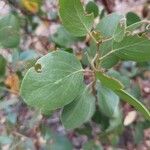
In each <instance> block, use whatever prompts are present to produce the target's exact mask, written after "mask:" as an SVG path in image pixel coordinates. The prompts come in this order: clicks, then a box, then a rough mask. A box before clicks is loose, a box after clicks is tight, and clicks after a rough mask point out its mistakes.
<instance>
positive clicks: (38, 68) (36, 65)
mask: <svg viewBox="0 0 150 150" xmlns="http://www.w3.org/2000/svg"><path fill="white" fill-rule="evenodd" d="M34 69H35V71H36V72H37V73H41V72H42V65H41V64H35V66H34Z"/></svg>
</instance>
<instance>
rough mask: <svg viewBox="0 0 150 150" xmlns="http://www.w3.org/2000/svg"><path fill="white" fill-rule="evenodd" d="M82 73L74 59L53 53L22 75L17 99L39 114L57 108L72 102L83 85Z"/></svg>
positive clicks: (61, 52) (65, 54)
mask: <svg viewBox="0 0 150 150" xmlns="http://www.w3.org/2000/svg"><path fill="white" fill-rule="evenodd" d="M82 71H83V69H82V66H81V64H80V62H79V61H78V60H77V59H76V57H75V56H74V55H72V54H70V53H67V52H64V51H55V52H52V53H49V54H47V55H46V56H44V57H42V58H41V59H39V60H38V61H37V63H36V64H35V67H32V68H31V69H29V71H28V72H27V74H26V75H25V77H24V79H23V82H22V86H21V96H22V98H23V99H24V101H25V102H26V103H27V104H28V105H30V106H32V107H37V108H40V109H41V110H42V111H43V112H47V111H50V110H55V109H57V108H61V107H63V106H65V105H67V104H69V103H70V102H72V101H73V100H74V99H75V98H76V97H77V95H78V94H79V93H80V91H81V89H82V86H81V85H82V84H83V72H82Z"/></svg>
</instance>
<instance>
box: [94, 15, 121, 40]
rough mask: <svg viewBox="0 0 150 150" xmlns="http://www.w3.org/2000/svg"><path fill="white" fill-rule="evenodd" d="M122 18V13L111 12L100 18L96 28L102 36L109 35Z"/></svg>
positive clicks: (111, 34)
mask: <svg viewBox="0 0 150 150" xmlns="http://www.w3.org/2000/svg"><path fill="white" fill-rule="evenodd" d="M122 18H123V16H122V15H118V14H117V13H112V14H110V15H108V16H106V17H104V18H103V19H102V20H100V23H99V24H98V25H97V27H96V30H98V31H99V32H100V33H101V34H102V35H103V36H104V37H111V36H113V34H114V32H115V30H116V29H117V26H118V24H119V22H120V20H121V19H122Z"/></svg>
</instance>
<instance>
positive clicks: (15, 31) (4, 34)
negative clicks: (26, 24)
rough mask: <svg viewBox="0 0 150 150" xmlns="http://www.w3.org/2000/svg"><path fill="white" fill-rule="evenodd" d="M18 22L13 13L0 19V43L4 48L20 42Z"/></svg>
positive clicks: (15, 45)
mask: <svg viewBox="0 0 150 150" xmlns="http://www.w3.org/2000/svg"><path fill="white" fill-rule="evenodd" d="M19 29H20V23H19V19H18V17H17V16H16V15H14V14H9V15H7V16H5V17H3V18H2V19H1V20H0V45H2V46H3V47H4V48H14V47H17V46H18V45H19V42H20V32H19Z"/></svg>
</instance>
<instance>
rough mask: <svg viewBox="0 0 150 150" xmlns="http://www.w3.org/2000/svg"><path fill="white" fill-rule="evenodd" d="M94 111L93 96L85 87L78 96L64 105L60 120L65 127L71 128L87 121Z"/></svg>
mask: <svg viewBox="0 0 150 150" xmlns="http://www.w3.org/2000/svg"><path fill="white" fill-rule="evenodd" d="M94 111H95V98H94V97H93V96H92V95H91V94H90V93H89V91H88V89H87V88H85V89H84V91H83V92H82V93H81V95H80V96H78V97H77V98H76V99H75V100H74V101H73V102H72V103H70V104H69V105H67V106H65V107H64V110H63V112H62V119H61V120H62V123H63V125H64V126H65V128H68V129H73V128H76V127H79V126H81V125H82V124H83V123H85V122H87V121H88V120H89V119H90V118H91V117H92V115H93V113H94Z"/></svg>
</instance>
